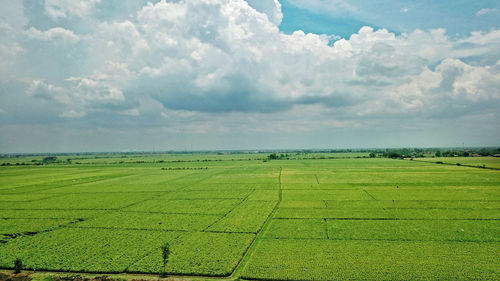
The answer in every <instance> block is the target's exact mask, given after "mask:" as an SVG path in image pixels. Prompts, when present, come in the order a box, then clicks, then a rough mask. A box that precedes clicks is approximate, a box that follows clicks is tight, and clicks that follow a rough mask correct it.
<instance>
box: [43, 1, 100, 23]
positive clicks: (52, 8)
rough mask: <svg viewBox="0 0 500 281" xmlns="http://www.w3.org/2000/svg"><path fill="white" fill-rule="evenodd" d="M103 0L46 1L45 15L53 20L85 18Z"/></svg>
mask: <svg viewBox="0 0 500 281" xmlns="http://www.w3.org/2000/svg"><path fill="white" fill-rule="evenodd" d="M99 2H101V0H78V1H73V0H45V13H46V14H47V15H48V16H49V17H51V18H53V19H59V18H66V17H72V16H76V17H85V16H88V15H89V14H90V12H91V11H92V8H93V7H94V6H95V5H96V4H97V3H99Z"/></svg>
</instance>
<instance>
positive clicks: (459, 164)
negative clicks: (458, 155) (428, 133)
mask: <svg viewBox="0 0 500 281" xmlns="http://www.w3.org/2000/svg"><path fill="white" fill-rule="evenodd" d="M409 161H414V162H420V163H430V164H439V165H448V166H456V167H469V168H477V169H486V170H495V171H500V168H495V167H486V166H474V165H467V164H462V163H446V162H441V163H438V162H440V161H438V162H433V161H425V160H415V159H414V158H413V160H409Z"/></svg>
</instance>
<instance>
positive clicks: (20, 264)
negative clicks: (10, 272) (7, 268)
mask: <svg viewBox="0 0 500 281" xmlns="http://www.w3.org/2000/svg"><path fill="white" fill-rule="evenodd" d="M21 269H23V262H22V261H21V259H20V258H17V259H16V260H15V261H14V273H16V274H17V273H19V272H21Z"/></svg>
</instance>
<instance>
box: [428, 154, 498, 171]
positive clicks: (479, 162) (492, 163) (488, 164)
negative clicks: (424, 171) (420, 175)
mask: <svg viewBox="0 0 500 281" xmlns="http://www.w3.org/2000/svg"><path fill="white" fill-rule="evenodd" d="M422 160H423V161H429V162H434V163H436V162H442V163H444V164H451V165H457V163H458V164H459V165H465V166H476V167H485V168H494V169H500V160H499V158H498V157H492V156H488V157H484V156H483V157H434V158H430V159H422Z"/></svg>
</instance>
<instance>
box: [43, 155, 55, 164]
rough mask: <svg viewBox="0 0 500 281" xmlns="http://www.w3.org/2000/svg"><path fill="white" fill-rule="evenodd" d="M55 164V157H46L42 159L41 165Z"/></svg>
mask: <svg viewBox="0 0 500 281" xmlns="http://www.w3.org/2000/svg"><path fill="white" fill-rule="evenodd" d="M55 162H57V157H56V156H47V157H44V158H43V159H42V163H43V164H51V163H55Z"/></svg>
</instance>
